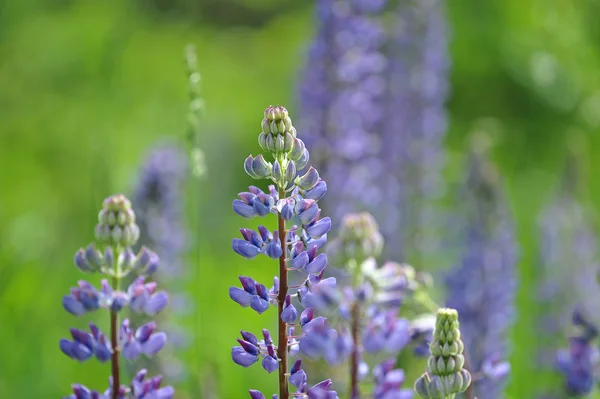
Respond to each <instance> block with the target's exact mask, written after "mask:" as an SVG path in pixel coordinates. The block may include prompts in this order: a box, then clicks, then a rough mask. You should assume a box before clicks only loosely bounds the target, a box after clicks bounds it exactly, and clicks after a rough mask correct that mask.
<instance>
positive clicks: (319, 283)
mask: <svg viewBox="0 0 600 399" xmlns="http://www.w3.org/2000/svg"><path fill="white" fill-rule="evenodd" d="M261 127H262V131H261V132H260V134H259V137H258V142H259V145H260V147H261V148H262V149H263V151H265V153H266V154H270V155H271V156H272V157H273V161H272V162H271V161H268V160H267V159H265V157H264V156H263V155H262V154H260V155H257V156H256V157H253V156H252V155H250V156H249V157H248V158H246V161H245V162H244V169H245V171H246V173H247V174H248V175H249V176H250V177H252V178H254V179H257V180H263V179H266V180H270V181H271V182H272V183H273V184H272V185H270V186H269V187H268V190H267V191H263V190H261V189H260V188H258V187H254V186H251V187H250V188H249V189H248V191H246V192H242V193H240V194H239V199H236V200H234V201H233V210H234V212H235V213H237V214H238V215H240V216H242V217H244V218H246V219H251V218H254V217H257V216H258V217H265V216H268V215H270V214H273V215H275V216H276V218H277V230H273V231H271V230H269V229H268V228H267V227H266V226H263V225H261V226H259V227H258V231H254V230H251V229H246V228H242V229H240V232H241V235H242V238H235V239H234V240H233V242H232V248H233V250H234V251H235V252H236V253H237V254H239V255H241V256H243V257H244V258H247V259H253V258H255V257H257V256H259V255H265V256H267V257H269V258H272V259H277V260H278V263H279V273H278V275H276V276H275V278H274V282H273V286H272V287H271V288H270V289H267V287H266V286H265V285H264V284H261V283H260V282H258V281H256V280H254V279H253V278H252V277H249V276H240V278H239V280H240V284H241V288H240V287H231V288H230V289H229V296H230V297H231V299H232V300H233V301H235V302H237V303H238V304H239V305H240V306H242V307H249V308H251V309H253V310H254V311H255V312H257V313H259V314H260V313H264V312H266V311H268V310H269V308H270V307H271V306H275V307H276V308H277V320H278V324H277V326H278V330H277V334H276V335H274V336H273V335H271V333H270V332H269V331H268V330H267V329H263V330H262V333H261V336H262V339H260V340H259V338H258V337H257V336H256V335H254V334H252V333H250V332H247V331H243V330H242V331H241V332H240V335H241V338H238V340H237V341H238V343H239V345H238V346H234V347H233V348H232V350H231V357H232V359H233V361H234V362H235V363H236V364H238V365H240V366H243V367H249V366H251V365H253V364H255V363H258V362H259V361H260V363H261V366H262V367H263V369H264V370H265V371H266V372H267V373H273V372H275V371H277V372H278V375H279V394H275V395H273V398H281V399H287V398H289V397H290V395H292V396H294V398H298V399H300V398H310V399H315V398H323V399H336V398H337V393H336V392H335V391H334V390H333V389H332V382H331V380H324V381H322V382H320V383H318V384H316V385H314V386H312V387H309V386H308V385H307V376H306V372H305V371H304V370H302V368H301V366H302V361H301V360H300V359H298V360H297V361H296V362H295V363H294V365H293V367H292V368H291V369H288V356H291V355H294V354H296V353H297V352H298V351H301V350H303V349H304V352H305V353H307V352H309V353H313V352H314V351H313V352H310V349H311V348H312V346H311V344H310V343H311V342H319V339H320V336H321V335H322V334H326V335H327V334H331V331H333V332H335V330H332V329H330V328H328V327H327V324H326V322H325V318H324V317H315V315H314V311H313V309H312V308H310V307H307V308H306V309H304V311H302V312H301V314H299V311H298V309H297V306H298V305H299V304H300V302H301V301H302V298H304V297H307V296H310V295H312V292H313V291H315V290H318V289H319V287H323V286H324V285H335V280H334V279H323V278H322V277H323V271H324V269H325V267H326V266H327V256H326V255H325V254H317V252H318V251H319V249H320V248H321V247H322V246H323V244H324V243H325V242H326V240H327V233H328V232H329V230H330V229H331V219H330V218H328V217H325V218H321V210H320V209H319V206H318V203H317V202H318V200H320V199H321V198H322V197H323V196H324V195H325V192H326V191H327V184H326V183H325V182H324V181H323V180H322V179H321V178H320V177H319V173H318V172H317V170H316V169H314V168H312V167H311V168H309V169H308V170H307V171H306V172H305V173H304V174H299V173H298V171H300V170H302V169H304V168H305V167H306V166H307V165H308V159H309V153H308V150H307V149H306V148H305V145H304V142H303V141H302V140H300V139H299V138H298V137H296V129H295V128H294V126H293V125H292V120H291V118H290V117H289V115H288V111H287V110H286V109H285V108H284V107H280V106H277V107H273V106H271V107H269V108H267V109H266V110H265V114H264V119H263V120H262V124H261ZM292 219H293V220H295V221H296V223H298V224H297V225H294V226H291V227H290V228H288V227H287V225H286V222H287V221H290V220H292ZM292 270H294V271H297V272H299V273H303V275H304V276H305V277H304V282H303V283H302V284H300V285H298V286H295V287H290V285H289V283H288V281H289V280H288V273H289V272H290V271H292ZM294 291H295V292H294ZM299 328H300V329H301V331H298V329H299ZM290 386H293V387H295V388H296V392H295V393H290ZM250 397H251V398H253V399H264V398H265V395H263V394H262V393H261V392H259V391H256V390H250Z"/></svg>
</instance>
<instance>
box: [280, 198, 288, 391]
mask: <svg viewBox="0 0 600 399" xmlns="http://www.w3.org/2000/svg"><path fill="white" fill-rule="evenodd" d="M284 197H285V190H284V189H283V188H281V187H280V188H279V198H284ZM277 221H278V229H279V230H278V232H279V241H280V243H281V247H282V249H283V254H282V255H281V256H280V257H279V295H278V296H277V304H278V308H277V325H278V339H277V357H279V361H280V363H279V398H280V399H287V398H288V397H289V390H288V382H287V375H286V374H287V372H288V371H287V366H288V364H287V363H288V362H287V353H288V352H287V346H288V345H287V344H288V337H287V324H286V323H285V322H284V321H283V320H282V319H281V312H283V307H284V305H285V297H286V295H287V292H288V272H287V264H286V249H287V248H286V245H285V238H286V237H285V234H286V231H285V220H284V219H283V217H282V216H281V214H277Z"/></svg>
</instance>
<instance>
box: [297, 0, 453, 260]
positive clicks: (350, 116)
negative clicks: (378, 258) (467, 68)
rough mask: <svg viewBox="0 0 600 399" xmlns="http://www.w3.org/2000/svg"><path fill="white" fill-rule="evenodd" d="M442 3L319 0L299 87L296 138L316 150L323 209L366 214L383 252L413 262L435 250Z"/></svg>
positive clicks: (443, 69)
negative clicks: (301, 136) (301, 132)
mask: <svg viewBox="0 0 600 399" xmlns="http://www.w3.org/2000/svg"><path fill="white" fill-rule="evenodd" d="M443 4H444V2H443V0H428V1H420V0H397V1H394V0H376V1H372V0H356V1H348V0H319V1H318V2H317V23H318V29H317V36H316V37H315V39H314V41H313V44H312V46H311V48H310V50H309V53H308V60H307V63H306V65H307V67H306V70H305V73H304V76H303V80H302V82H301V84H300V90H299V91H300V109H301V113H302V121H303V123H302V126H303V128H304V129H305V130H306V140H307V143H308V145H309V146H311V147H315V148H318V149H319V151H318V152H316V153H315V160H316V162H317V164H318V165H319V167H320V168H321V169H322V171H323V175H324V176H327V178H328V182H329V185H330V196H329V197H328V199H327V201H326V209H327V205H329V206H330V209H329V210H330V212H331V213H332V215H333V218H334V220H338V221H340V220H341V219H342V217H343V215H345V214H347V213H350V212H360V211H367V212H369V213H371V214H373V215H374V216H375V218H376V219H377V221H378V223H379V224H380V226H381V229H382V232H383V235H384V237H385V239H386V242H389V243H393V245H389V246H387V247H386V249H385V255H386V258H387V259H395V260H398V261H407V260H410V261H412V262H416V263H419V264H421V263H423V262H425V263H430V262H432V259H433V258H432V256H438V255H439V254H437V255H436V250H437V249H438V246H439V241H440V239H439V237H438V233H439V230H440V229H439V228H437V227H436V226H439V224H440V222H439V221H440V218H439V217H438V216H439V215H437V210H436V209H437V205H436V203H437V201H438V199H439V198H440V197H441V196H442V194H443V193H444V184H443V180H442V179H440V172H441V170H442V167H443V165H444V151H443V141H444V137H445V133H446V115H445V106H444V104H445V101H446V97H447V91H448V83H447V80H448V76H447V75H448V69H449V61H448V56H447V31H446V22H445V17H444V9H443ZM386 20H387V21H393V23H392V24H389V26H388V24H387V23H386ZM365 192H368V193H369V196H365V195H362V193H365ZM399 225H401V226H402V229H401V231H398V226H399ZM432 254H433V255H432Z"/></svg>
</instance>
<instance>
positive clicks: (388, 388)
mask: <svg viewBox="0 0 600 399" xmlns="http://www.w3.org/2000/svg"><path fill="white" fill-rule="evenodd" d="M395 365H396V359H390V360H386V361H384V362H382V363H380V364H378V365H377V366H376V367H375V370H374V371H373V375H374V377H375V383H376V385H375V390H374V392H373V398H374V399H388V398H394V399H413V395H414V394H413V391H412V389H410V388H408V389H407V388H404V387H403V385H404V371H403V370H402V369H395V368H394V367H395Z"/></svg>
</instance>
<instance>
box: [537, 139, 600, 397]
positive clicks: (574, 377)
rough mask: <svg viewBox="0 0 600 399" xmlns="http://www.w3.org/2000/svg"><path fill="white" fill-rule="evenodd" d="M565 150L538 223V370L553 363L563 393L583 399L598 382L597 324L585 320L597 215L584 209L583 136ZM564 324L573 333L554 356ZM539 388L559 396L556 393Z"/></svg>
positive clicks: (596, 296)
mask: <svg viewBox="0 0 600 399" xmlns="http://www.w3.org/2000/svg"><path fill="white" fill-rule="evenodd" d="M569 145H570V146H569V147H570V148H569V154H568V158H567V162H566V165H565V166H566V167H565V170H564V173H563V178H562V181H561V182H560V185H559V187H558V190H557V191H556V192H555V193H554V196H553V198H552V200H551V201H550V202H549V203H548V204H547V206H546V207H545V208H544V210H543V212H542V213H541V218H540V233H541V246H540V251H539V253H540V264H541V266H542V268H543V269H542V273H541V274H542V277H543V279H542V284H541V285H542V287H541V288H542V289H541V290H540V291H541V294H542V296H541V299H542V301H541V302H542V305H543V306H544V307H543V308H542V309H541V310H545V312H544V311H541V312H539V314H541V315H542V317H544V318H543V319H542V320H541V322H540V323H539V324H540V325H541V329H543V332H544V334H543V335H541V334H540V335H541V337H540V339H539V340H538V341H539V342H540V354H541V355H542V356H544V358H543V359H540V360H542V362H541V364H542V365H544V366H545V367H544V368H546V369H548V368H549V367H548V366H549V365H550V364H553V363H554V365H555V366H557V368H558V370H559V371H560V372H561V374H562V375H561V377H562V378H561V385H562V386H561V388H562V389H560V390H561V391H563V392H562V393H563V394H564V393H567V394H569V395H574V396H583V395H587V394H590V393H592V391H593V390H594V385H596V384H594V382H595V381H596V382H597V381H598V377H599V376H598V366H600V353H599V350H598V343H597V336H598V327H597V326H598V324H597V322H598V319H597V318H590V317H589V316H595V315H597V314H598V309H599V308H598V305H599V304H600V289H599V287H598V285H597V282H596V278H595V276H596V274H597V273H598V272H599V271H600V265H599V262H598V260H599V256H598V255H599V251H598V250H599V248H598V245H597V242H598V239H597V236H596V234H595V232H594V228H593V227H594V221H595V220H596V216H597V215H596V214H595V212H594V210H593V208H592V207H590V206H589V194H588V193H587V192H586V191H587V190H586V184H585V181H586V179H587V177H588V176H587V172H588V168H589V166H588V162H587V161H588V159H587V148H588V147H589V143H587V140H585V139H584V137H582V136H574V137H573V141H572V142H570V143H569ZM567 263H570V264H573V265H577V271H576V272H573V269H571V268H565V267H564V265H565V264H567ZM569 324H571V330H572V331H569V334H568V335H569V336H568V342H567V348H563V349H560V350H559V351H558V354H557V353H556V348H557V347H559V346H563V344H565V331H566V329H565V327H566V326H567V325H569ZM567 331H568V330H567ZM558 340H560V341H558ZM557 341H558V342H557ZM547 355H549V356H547ZM553 361H554V362H553ZM553 371H555V370H553ZM543 388H546V389H545V390H546V391H549V390H551V392H556V391H559V389H557V388H556V387H543ZM544 393H545V392H544ZM554 396H557V395H554ZM557 397H558V396H557Z"/></svg>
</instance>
